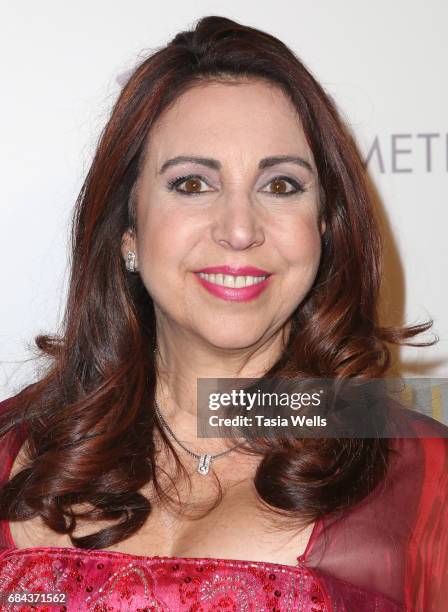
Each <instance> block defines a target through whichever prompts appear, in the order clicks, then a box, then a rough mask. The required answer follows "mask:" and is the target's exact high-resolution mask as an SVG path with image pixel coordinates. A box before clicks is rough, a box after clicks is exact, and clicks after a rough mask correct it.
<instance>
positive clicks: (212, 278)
mask: <svg viewBox="0 0 448 612" xmlns="http://www.w3.org/2000/svg"><path fill="white" fill-rule="evenodd" d="M198 274H199V276H200V277H201V278H204V279H205V280H206V281H208V282H209V283H213V284H215V285H222V286H223V287H231V288H232V289H234V288H236V289H239V288H241V287H250V286H251V285H258V283H261V281H264V279H265V278H267V276H233V275H232V274H205V273H204V272H198Z"/></svg>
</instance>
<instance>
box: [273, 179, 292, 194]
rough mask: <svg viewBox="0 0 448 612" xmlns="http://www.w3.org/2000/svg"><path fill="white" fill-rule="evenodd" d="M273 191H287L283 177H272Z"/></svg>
mask: <svg viewBox="0 0 448 612" xmlns="http://www.w3.org/2000/svg"><path fill="white" fill-rule="evenodd" d="M271 185H272V192H273V193H288V192H287V188H286V181H285V180H284V179H274V180H273V181H272V182H271Z"/></svg>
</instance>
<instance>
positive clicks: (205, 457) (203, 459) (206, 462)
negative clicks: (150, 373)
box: [154, 399, 241, 476]
mask: <svg viewBox="0 0 448 612" xmlns="http://www.w3.org/2000/svg"><path fill="white" fill-rule="evenodd" d="M154 402H155V410H156V414H157V417H158V419H159V421H160V423H161V425H162V427H163V428H164V429H166V431H167V432H168V433H169V434H170V436H171V437H172V438H173V440H174V441H175V442H176V444H178V446H180V448H181V449H182V450H184V451H185V452H186V453H188V454H189V455H190V456H191V457H194V459H196V461H197V462H198V466H197V471H198V474H201V476H207V474H208V473H209V471H210V467H211V464H212V461H215V460H216V459H219V458H220V457H224V455H227V454H228V453H231V452H232V451H233V450H235V449H236V448H237V447H238V446H241V444H235V446H232V448H228V449H227V450H225V451H222V452H221V453H217V454H216V455H210V454H209V453H203V454H202V455H198V454H197V453H194V452H193V451H192V450H190V449H189V448H187V447H186V446H184V445H183V444H182V442H181V441H180V440H178V439H177V437H176V435H175V433H174V431H173V430H172V429H171V427H170V426H169V425H168V423H167V422H166V421H165V418H164V416H163V415H162V413H161V412H160V406H159V403H158V401H157V400H156V399H155V400H154Z"/></svg>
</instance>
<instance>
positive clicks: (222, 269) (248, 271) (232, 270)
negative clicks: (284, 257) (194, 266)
mask: <svg viewBox="0 0 448 612" xmlns="http://www.w3.org/2000/svg"><path fill="white" fill-rule="evenodd" d="M194 272H195V273H197V272H204V274H231V275H233V276H270V273H269V272H266V270H262V269H261V268H256V267H255V266H209V267H208V268H201V269H200V270H194Z"/></svg>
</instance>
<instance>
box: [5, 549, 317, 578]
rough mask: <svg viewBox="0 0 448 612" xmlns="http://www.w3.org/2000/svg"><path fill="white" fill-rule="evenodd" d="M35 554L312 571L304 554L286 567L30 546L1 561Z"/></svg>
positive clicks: (10, 551) (7, 551)
mask: <svg viewBox="0 0 448 612" xmlns="http://www.w3.org/2000/svg"><path fill="white" fill-rule="evenodd" d="M35 554H48V555H51V556H57V557H60V556H61V555H66V556H70V557H73V556H75V557H77V558H79V557H87V558H92V557H93V558H95V559H99V558H101V559H105V558H108V559H110V560H113V559H114V558H115V559H117V560H118V559H121V560H126V561H127V562H128V563H127V565H129V566H132V565H134V564H135V563H145V564H146V563H160V564H167V565H169V564H188V565H195V564H197V565H207V564H218V565H225V566H228V567H239V568H241V567H246V568H247V567H260V568H261V567H265V568H266V567H269V568H277V569H278V570H279V571H281V572H283V573H285V572H295V571H297V570H306V571H311V570H310V568H308V567H307V566H306V565H305V562H304V559H303V557H304V554H305V553H304V554H303V555H300V556H299V557H297V565H287V564H285V563H277V562H275V561H252V560H247V559H233V558H229V559H226V558H222V557H175V556H169V555H134V554H132V553H125V552H120V551H118V550H103V549H90V550H87V549H84V548H76V547H74V546H29V547H25V548H17V547H12V548H6V549H5V550H3V551H1V552H0V558H3V559H5V558H6V557H8V556H10V555H13V556H16V555H19V556H21V555H24V556H26V555H35Z"/></svg>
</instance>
